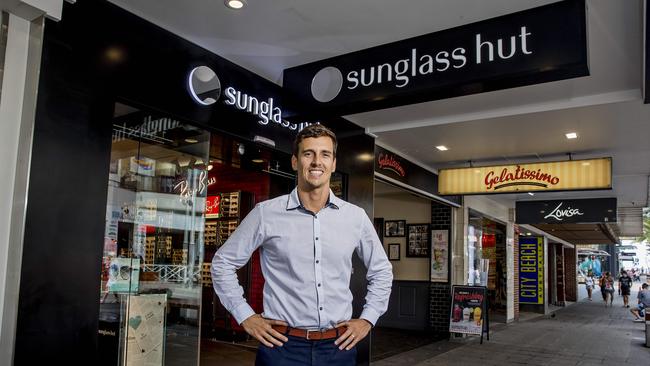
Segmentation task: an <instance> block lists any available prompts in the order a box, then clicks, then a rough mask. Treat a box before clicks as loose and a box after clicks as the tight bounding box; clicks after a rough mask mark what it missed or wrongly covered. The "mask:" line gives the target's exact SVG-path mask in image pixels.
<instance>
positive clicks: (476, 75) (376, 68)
mask: <svg viewBox="0 0 650 366" xmlns="http://www.w3.org/2000/svg"><path fill="white" fill-rule="evenodd" d="M585 17H586V9H585V2H584V0H571V1H562V2H559V3H553V4H550V5H546V6H542V7H538V8H534V9H530V10H526V11H522V12H518V13H513V14H509V15H505V16H501V17H498V18H493V19H489V20H485V21H481V22H477V23H472V24H468V25H465V26H461V27H457V28H452V29H448V30H443V31H440V32H435V33H430V34H426V35H423V36H419V37H415V38H409V39H406V40H403V41H399V42H394V43H390V44H386V45H382V46H377V47H373V48H369V49H365V50H361V51H358V52H353V53H349V54H346V55H343V56H338V57H334V58H330V59H326V60H322V61H318V62H314V63H310V64H306V65H302V66H297V67H294V68H290V69H287V70H285V71H284V83H283V85H284V88H285V90H288V92H290V93H292V94H294V95H293V96H294V97H296V98H297V100H299V101H300V103H302V104H303V105H306V108H304V110H311V111H313V112H311V113H319V114H320V115H324V114H325V115H326V114H329V113H332V114H338V115H341V114H350V113H357V112H364V111H369V110H376V109H382V108H387V107H394V106H398V105H406V104H413V103H418V102H423V101H429V100H437V99H444V98H450V97H455V96H460V95H467V94H475V93H482V92H487V91H492V90H499V89H506V88H512V87H517V86H523V85H531V84H538V83H544V82H549V81H555V80H562V79H567V78H573V77H579V76H586V75H589V69H588V64H587V36H586V32H587V30H586V19H585Z"/></svg>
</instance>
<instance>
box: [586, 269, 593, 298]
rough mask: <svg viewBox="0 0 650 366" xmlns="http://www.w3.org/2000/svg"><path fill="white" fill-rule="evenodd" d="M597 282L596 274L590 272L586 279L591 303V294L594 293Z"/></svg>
mask: <svg viewBox="0 0 650 366" xmlns="http://www.w3.org/2000/svg"><path fill="white" fill-rule="evenodd" d="M595 282H596V281H595V280H594V273H593V272H591V271H589V273H587V278H585V287H586V288H587V296H588V297H589V301H592V299H591V293H592V292H593V291H594V285H595Z"/></svg>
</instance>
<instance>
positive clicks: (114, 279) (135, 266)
mask: <svg viewBox="0 0 650 366" xmlns="http://www.w3.org/2000/svg"><path fill="white" fill-rule="evenodd" d="M139 279H140V259H139V258H112V260H111V263H110V265H109V267H108V283H107V286H108V291H109V292H132V293H137V292H138V288H139Z"/></svg>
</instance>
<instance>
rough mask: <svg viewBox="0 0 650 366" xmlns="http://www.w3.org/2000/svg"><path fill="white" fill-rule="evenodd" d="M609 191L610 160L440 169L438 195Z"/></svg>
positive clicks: (610, 185)
mask: <svg viewBox="0 0 650 366" xmlns="http://www.w3.org/2000/svg"><path fill="white" fill-rule="evenodd" d="M611 188H612V159H611V158H600V159H588V160H569V161H555V162H548V163H522V164H516V165H497V166H484V167H472V168H457V169H441V170H440V171H439V181H438V190H439V192H440V194H442V195H446V194H491V193H513V192H538V191H575V190H594V189H611Z"/></svg>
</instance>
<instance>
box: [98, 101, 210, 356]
mask: <svg viewBox="0 0 650 366" xmlns="http://www.w3.org/2000/svg"><path fill="white" fill-rule="evenodd" d="M209 149H210V134H209V133H208V132H207V131H205V130H202V129H200V128H197V127H194V126H191V125H188V124H186V123H183V122H181V121H178V120H175V119H173V118H171V117H169V116H164V115H160V114H157V113H153V112H148V111H143V110H139V109H136V108H133V107H130V106H127V105H125V104H121V103H116V106H115V113H114V120H113V143H112V149H111V164H110V175H109V181H108V182H107V184H108V200H107V202H108V203H107V207H106V231H105V237H104V258H103V267H102V275H101V286H100V296H99V299H100V300H99V302H100V305H99V306H100V319H99V322H100V337H99V338H100V339H99V347H100V352H101V353H102V360H103V363H104V364H110V365H196V364H198V360H199V357H198V355H199V344H200V342H199V337H200V331H199V330H200V329H199V328H200V323H201V321H200V314H201V266H202V262H203V250H204V228H205V226H204V225H205V207H206V195H207V186H208V169H209V159H208V156H209Z"/></svg>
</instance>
